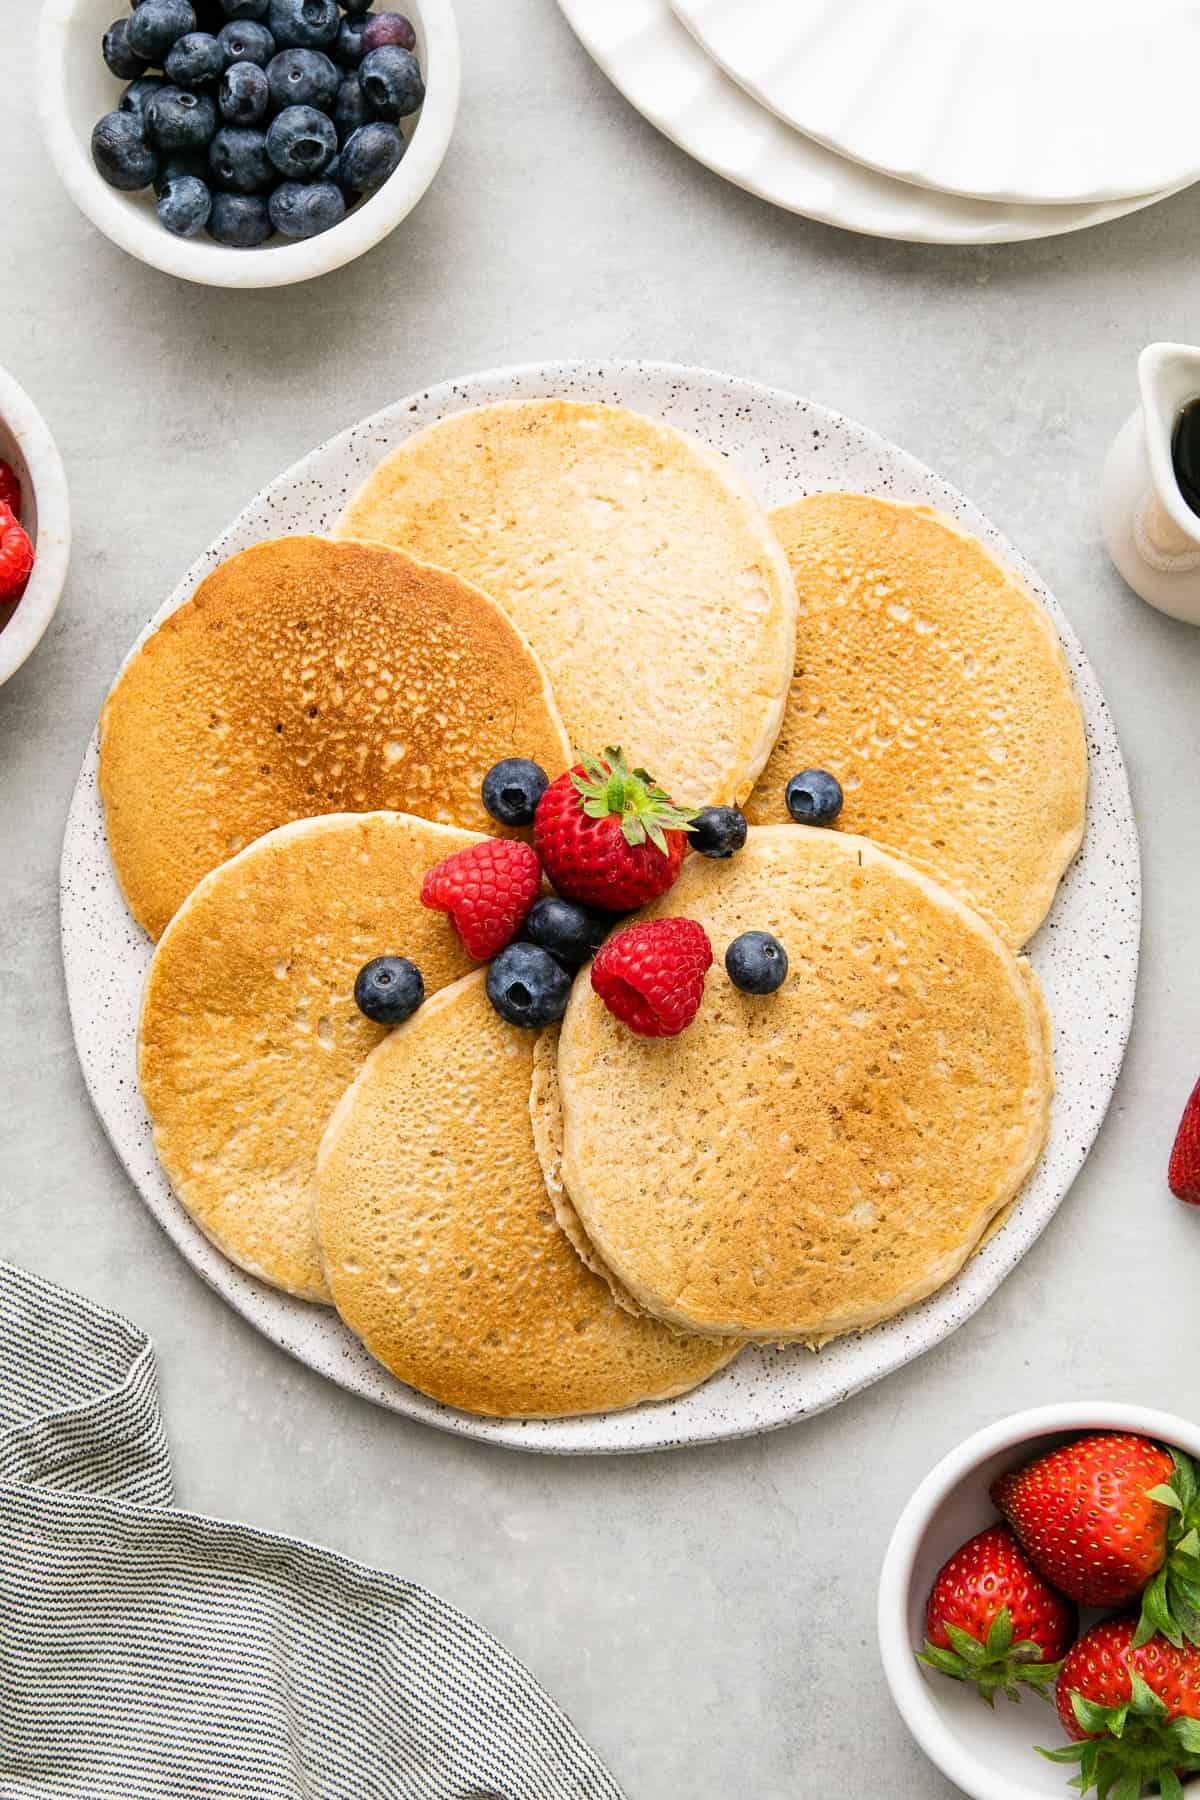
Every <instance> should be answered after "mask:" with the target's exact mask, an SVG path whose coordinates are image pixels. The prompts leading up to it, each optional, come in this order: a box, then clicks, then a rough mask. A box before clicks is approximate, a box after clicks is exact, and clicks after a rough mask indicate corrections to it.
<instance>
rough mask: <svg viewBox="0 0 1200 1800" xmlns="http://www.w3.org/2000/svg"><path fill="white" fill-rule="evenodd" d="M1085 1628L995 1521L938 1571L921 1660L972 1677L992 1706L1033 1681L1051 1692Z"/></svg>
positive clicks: (1013, 1696) (956, 1678) (947, 1672)
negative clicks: (1063, 1662) (1078, 1633)
mask: <svg viewBox="0 0 1200 1800" xmlns="http://www.w3.org/2000/svg"><path fill="white" fill-rule="evenodd" d="M1078 1628H1079V1614H1078V1613H1077V1611H1076V1610H1075V1607H1074V1606H1073V1605H1072V1603H1071V1602H1070V1601H1069V1600H1064V1599H1063V1597H1062V1595H1061V1594H1058V1593H1056V1592H1055V1590H1054V1589H1053V1588H1052V1587H1051V1586H1050V1584H1049V1582H1047V1581H1044V1580H1043V1579H1042V1577H1041V1576H1040V1575H1039V1574H1038V1572H1037V1570H1036V1569H1035V1568H1034V1566H1033V1564H1032V1563H1031V1562H1030V1561H1029V1559H1028V1557H1027V1556H1026V1555H1025V1552H1024V1551H1023V1550H1022V1549H1021V1546H1020V1545H1019V1544H1018V1543H1017V1540H1016V1538H1015V1537H1014V1536H1013V1534H1012V1532H1011V1531H1010V1530H1009V1528H1008V1526H1007V1525H992V1526H989V1527H988V1529H987V1530H986V1531H981V1532H979V1533H978V1534H977V1535H976V1536H975V1537H973V1538H970V1539H969V1540H968V1541H967V1542H966V1543H965V1544H962V1545H960V1547H959V1548H958V1549H957V1550H956V1551H955V1552H954V1555H953V1556H951V1557H950V1558H949V1559H948V1560H947V1561H946V1562H945V1563H944V1564H943V1565H942V1567H941V1569H940V1570H939V1571H938V1574H937V1577H936V1579H935V1581H934V1584H933V1588H932V1590H931V1591H930V1595H929V1602H928V1605H927V1607H926V1612H925V1632H926V1636H925V1649H924V1651H923V1652H922V1653H921V1655H920V1657H919V1660H920V1661H921V1662H923V1663H925V1664H926V1665H927V1666H928V1667H929V1668H931V1669H937V1670H938V1671H939V1672H940V1673H941V1674H943V1675H949V1676H950V1677H951V1679H952V1680H954V1681H965V1682H970V1683H973V1684H974V1686H975V1687H976V1689H977V1690H978V1692H979V1695H980V1698H981V1699H983V1700H986V1701H987V1703H988V1705H989V1706H994V1705H995V1703H996V1695H997V1694H998V1693H1003V1694H1005V1695H1007V1697H1008V1698H1009V1699H1010V1700H1019V1699H1020V1697H1021V1696H1020V1691H1019V1690H1020V1688H1021V1687H1022V1686H1024V1687H1030V1688H1033V1689H1034V1690H1035V1691H1037V1692H1040V1693H1041V1694H1042V1696H1043V1698H1046V1697H1047V1695H1046V1690H1047V1688H1048V1687H1049V1686H1050V1684H1051V1683H1052V1682H1053V1681H1054V1679H1055V1677H1056V1676H1057V1674H1058V1669H1059V1664H1060V1661H1061V1659H1062V1658H1063V1657H1064V1656H1065V1655H1066V1653H1067V1651H1068V1650H1069V1649H1070V1647H1071V1643H1072V1641H1073V1639H1074V1637H1075V1633H1076V1631H1077V1630H1078Z"/></svg>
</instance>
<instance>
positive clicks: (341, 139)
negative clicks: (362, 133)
mask: <svg viewBox="0 0 1200 1800" xmlns="http://www.w3.org/2000/svg"><path fill="white" fill-rule="evenodd" d="M330 117H331V118H332V120H333V122H334V124H335V125H336V126H337V134H338V143H339V144H344V143H345V142H346V140H347V139H348V138H350V137H352V136H353V135H354V133H355V132H356V131H357V130H358V129H359V127H360V126H361V125H365V124H366V123H367V121H368V119H369V118H370V117H371V113H370V108H369V107H368V106H367V97H366V95H365V94H364V93H363V91H362V89H361V88H360V87H359V85H358V76H357V75H347V77H346V79H345V80H344V81H343V82H342V84H341V86H340V87H339V88H338V92H337V99H336V100H335V101H334V103H333V111H332V112H331V114H330Z"/></svg>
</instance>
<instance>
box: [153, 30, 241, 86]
mask: <svg viewBox="0 0 1200 1800" xmlns="http://www.w3.org/2000/svg"><path fill="white" fill-rule="evenodd" d="M228 60H229V59H228V57H227V56H226V55H225V50H224V47H223V46H222V44H221V41H220V39H219V38H215V37H211V36H210V35H209V33H208V32H207V31H189V32H188V34H187V36H186V37H181V38H180V39H179V41H178V42H177V43H175V44H172V46H171V48H170V50H169V51H168V53H167V60H166V62H165V63H164V64H163V68H164V69H165V71H166V76H167V80H168V81H174V82H177V83H178V85H179V86H180V87H186V88H215V87H216V85H217V83H218V81H220V79H221V77H222V75H223V74H224V73H225V64H226V62H227V61H228Z"/></svg>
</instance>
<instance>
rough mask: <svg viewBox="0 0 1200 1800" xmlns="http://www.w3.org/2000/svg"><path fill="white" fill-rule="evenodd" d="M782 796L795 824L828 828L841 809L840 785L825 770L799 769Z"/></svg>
mask: <svg viewBox="0 0 1200 1800" xmlns="http://www.w3.org/2000/svg"><path fill="white" fill-rule="evenodd" d="M783 797H784V800H785V801H786V802H787V809H788V811H789V812H790V813H791V815H792V817H793V819H795V821H796V823H797V825H832V824H833V821H834V820H835V819H836V818H837V816H838V814H839V813H840V812H841V810H842V797H843V796H842V784H841V782H840V781H838V780H837V778H836V777H835V776H833V775H830V774H829V773H828V771H827V770H825V769H802V770H801V771H800V773H799V775H793V776H792V779H791V780H790V781H789V782H788V784H787V787H786V788H785V789H784V791H783Z"/></svg>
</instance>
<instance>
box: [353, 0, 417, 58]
mask: <svg viewBox="0 0 1200 1800" xmlns="http://www.w3.org/2000/svg"><path fill="white" fill-rule="evenodd" d="M356 10H357V11H359V12H361V11H363V8H362V7H358V8H353V7H349V6H348V7H347V8H346V11H347V12H352V11H356ZM385 44H397V45H398V46H399V48H400V49H401V50H415V49H416V47H417V34H416V32H415V31H414V30H413V28H412V24H411V22H410V21H409V20H408V19H406V18H405V17H404V14H403V13H394V12H382V13H374V14H373V15H372V16H371V18H369V19H368V20H367V29H366V33H365V39H364V45H363V47H364V49H366V50H382V49H383V46H384V45H385Z"/></svg>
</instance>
